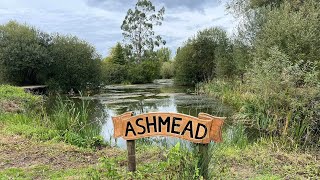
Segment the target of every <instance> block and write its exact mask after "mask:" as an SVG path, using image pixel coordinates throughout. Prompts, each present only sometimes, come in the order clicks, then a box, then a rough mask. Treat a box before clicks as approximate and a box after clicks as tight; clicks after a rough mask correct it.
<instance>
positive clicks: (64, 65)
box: [47, 35, 101, 91]
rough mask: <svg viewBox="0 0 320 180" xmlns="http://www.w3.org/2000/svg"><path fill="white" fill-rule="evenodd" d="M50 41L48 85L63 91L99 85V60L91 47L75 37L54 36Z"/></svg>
mask: <svg viewBox="0 0 320 180" xmlns="http://www.w3.org/2000/svg"><path fill="white" fill-rule="evenodd" d="M52 41H53V44H52V46H51V47H50V55H51V57H53V59H54V62H53V63H52V65H51V66H50V68H49V69H47V70H48V71H50V74H49V75H50V76H49V77H50V79H49V85H51V86H54V85H56V86H59V88H60V89H62V90H64V91H69V90H70V89H73V90H75V91H76V90H82V89H85V88H88V87H89V88H94V87H96V86H98V85H100V66H101V58H100V56H99V55H98V54H97V53H96V50H95V48H94V47H93V46H91V45H90V44H88V43H87V42H85V41H82V40H80V39H78V38H77V37H75V36H61V35H56V36H54V38H53V40H52Z"/></svg>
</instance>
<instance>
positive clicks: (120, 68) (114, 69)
mask: <svg viewBox="0 0 320 180" xmlns="http://www.w3.org/2000/svg"><path fill="white" fill-rule="evenodd" d="M127 71H128V70H127V67H126V66H125V65H120V64H115V63H112V62H108V61H104V62H102V70H101V79H102V81H103V82H104V83H105V84H119V83H122V82H124V81H125V80H126V79H127Z"/></svg>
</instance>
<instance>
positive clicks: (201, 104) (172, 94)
mask: <svg viewBox="0 0 320 180" xmlns="http://www.w3.org/2000/svg"><path fill="white" fill-rule="evenodd" d="M194 90H195V88H194V87H185V86H182V87H181V86H180V87H179V86H175V85H174V84H173V81H172V80H156V81H155V82H154V83H152V84H140V85H110V86H106V87H105V88H104V89H103V90H102V91H101V92H100V93H99V94H96V95H93V96H89V97H77V98H79V99H81V100H91V101H92V102H94V103H91V104H92V107H91V108H92V109H94V111H95V115H94V116H95V118H97V117H103V118H102V120H101V126H102V127H101V135H102V136H103V138H104V140H105V141H107V142H109V143H110V144H111V145H112V146H118V147H121V148H125V147H126V142H125V140H123V139H122V138H118V139H114V138H113V123H112V120H111V117H112V116H116V115H120V114H122V113H124V112H127V111H133V112H134V113H135V114H141V113H148V112H178V113H183V114H188V115H192V116H196V117H197V116H198V114H199V113H200V112H204V113H208V114H212V115H215V116H228V115H229V114H230V113H231V109H230V108H228V107H227V106H225V105H223V104H221V103H220V101H218V100H215V99H214V98H212V97H208V96H206V95H198V94H196V93H195V92H194ZM102 115H103V116H102ZM144 141H151V142H153V143H158V144H161V145H169V146H170V145H173V144H175V143H176V142H177V141H182V140H178V139H176V138H172V137H156V138H148V139H144Z"/></svg>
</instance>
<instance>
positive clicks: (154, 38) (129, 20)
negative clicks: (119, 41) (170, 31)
mask: <svg viewBox="0 0 320 180" xmlns="http://www.w3.org/2000/svg"><path fill="white" fill-rule="evenodd" d="M164 11H165V9H164V7H162V8H161V9H160V10H159V11H158V12H156V10H155V6H153V4H152V2H151V1H149V0H138V2H137V3H136V6H135V9H133V10H132V9H129V10H128V12H127V15H126V17H125V19H124V21H123V23H122V25H121V29H122V31H123V33H122V34H123V36H124V39H125V40H126V41H127V47H128V48H129V49H130V50H131V55H132V56H133V57H134V58H135V61H136V62H138V63H140V62H141V60H142V57H143V54H144V53H145V51H153V49H154V47H155V46H160V45H161V44H165V41H164V40H162V37H161V36H159V35H155V33H154V31H153V28H154V27H155V26H159V25H161V24H162V20H163V14H164Z"/></svg>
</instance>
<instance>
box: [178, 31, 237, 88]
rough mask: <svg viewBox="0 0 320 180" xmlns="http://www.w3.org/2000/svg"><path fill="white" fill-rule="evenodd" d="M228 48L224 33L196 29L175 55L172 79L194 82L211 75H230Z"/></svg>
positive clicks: (229, 48) (230, 59) (187, 82)
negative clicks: (197, 30)
mask: <svg viewBox="0 0 320 180" xmlns="http://www.w3.org/2000/svg"><path fill="white" fill-rule="evenodd" d="M230 52H231V47H230V43H229V40H228V38H227V35H226V32H225V31H224V30H222V29H220V28H210V29H205V30H203V31H200V32H198V34H197V36H196V37H194V38H192V39H189V40H188V41H187V42H186V43H185V45H184V46H183V47H181V48H179V51H177V55H176V58H175V67H176V74H175V82H176V83H178V84H181V85H188V84H189V85H192V84H193V85H194V84H196V83H198V82H202V81H205V80H209V79H212V78H214V77H217V76H219V77H230V76H232V75H233V74H234V73H233V69H234V68H233V66H234V64H233V63H232V60H233V59H232V56H230Z"/></svg>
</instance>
